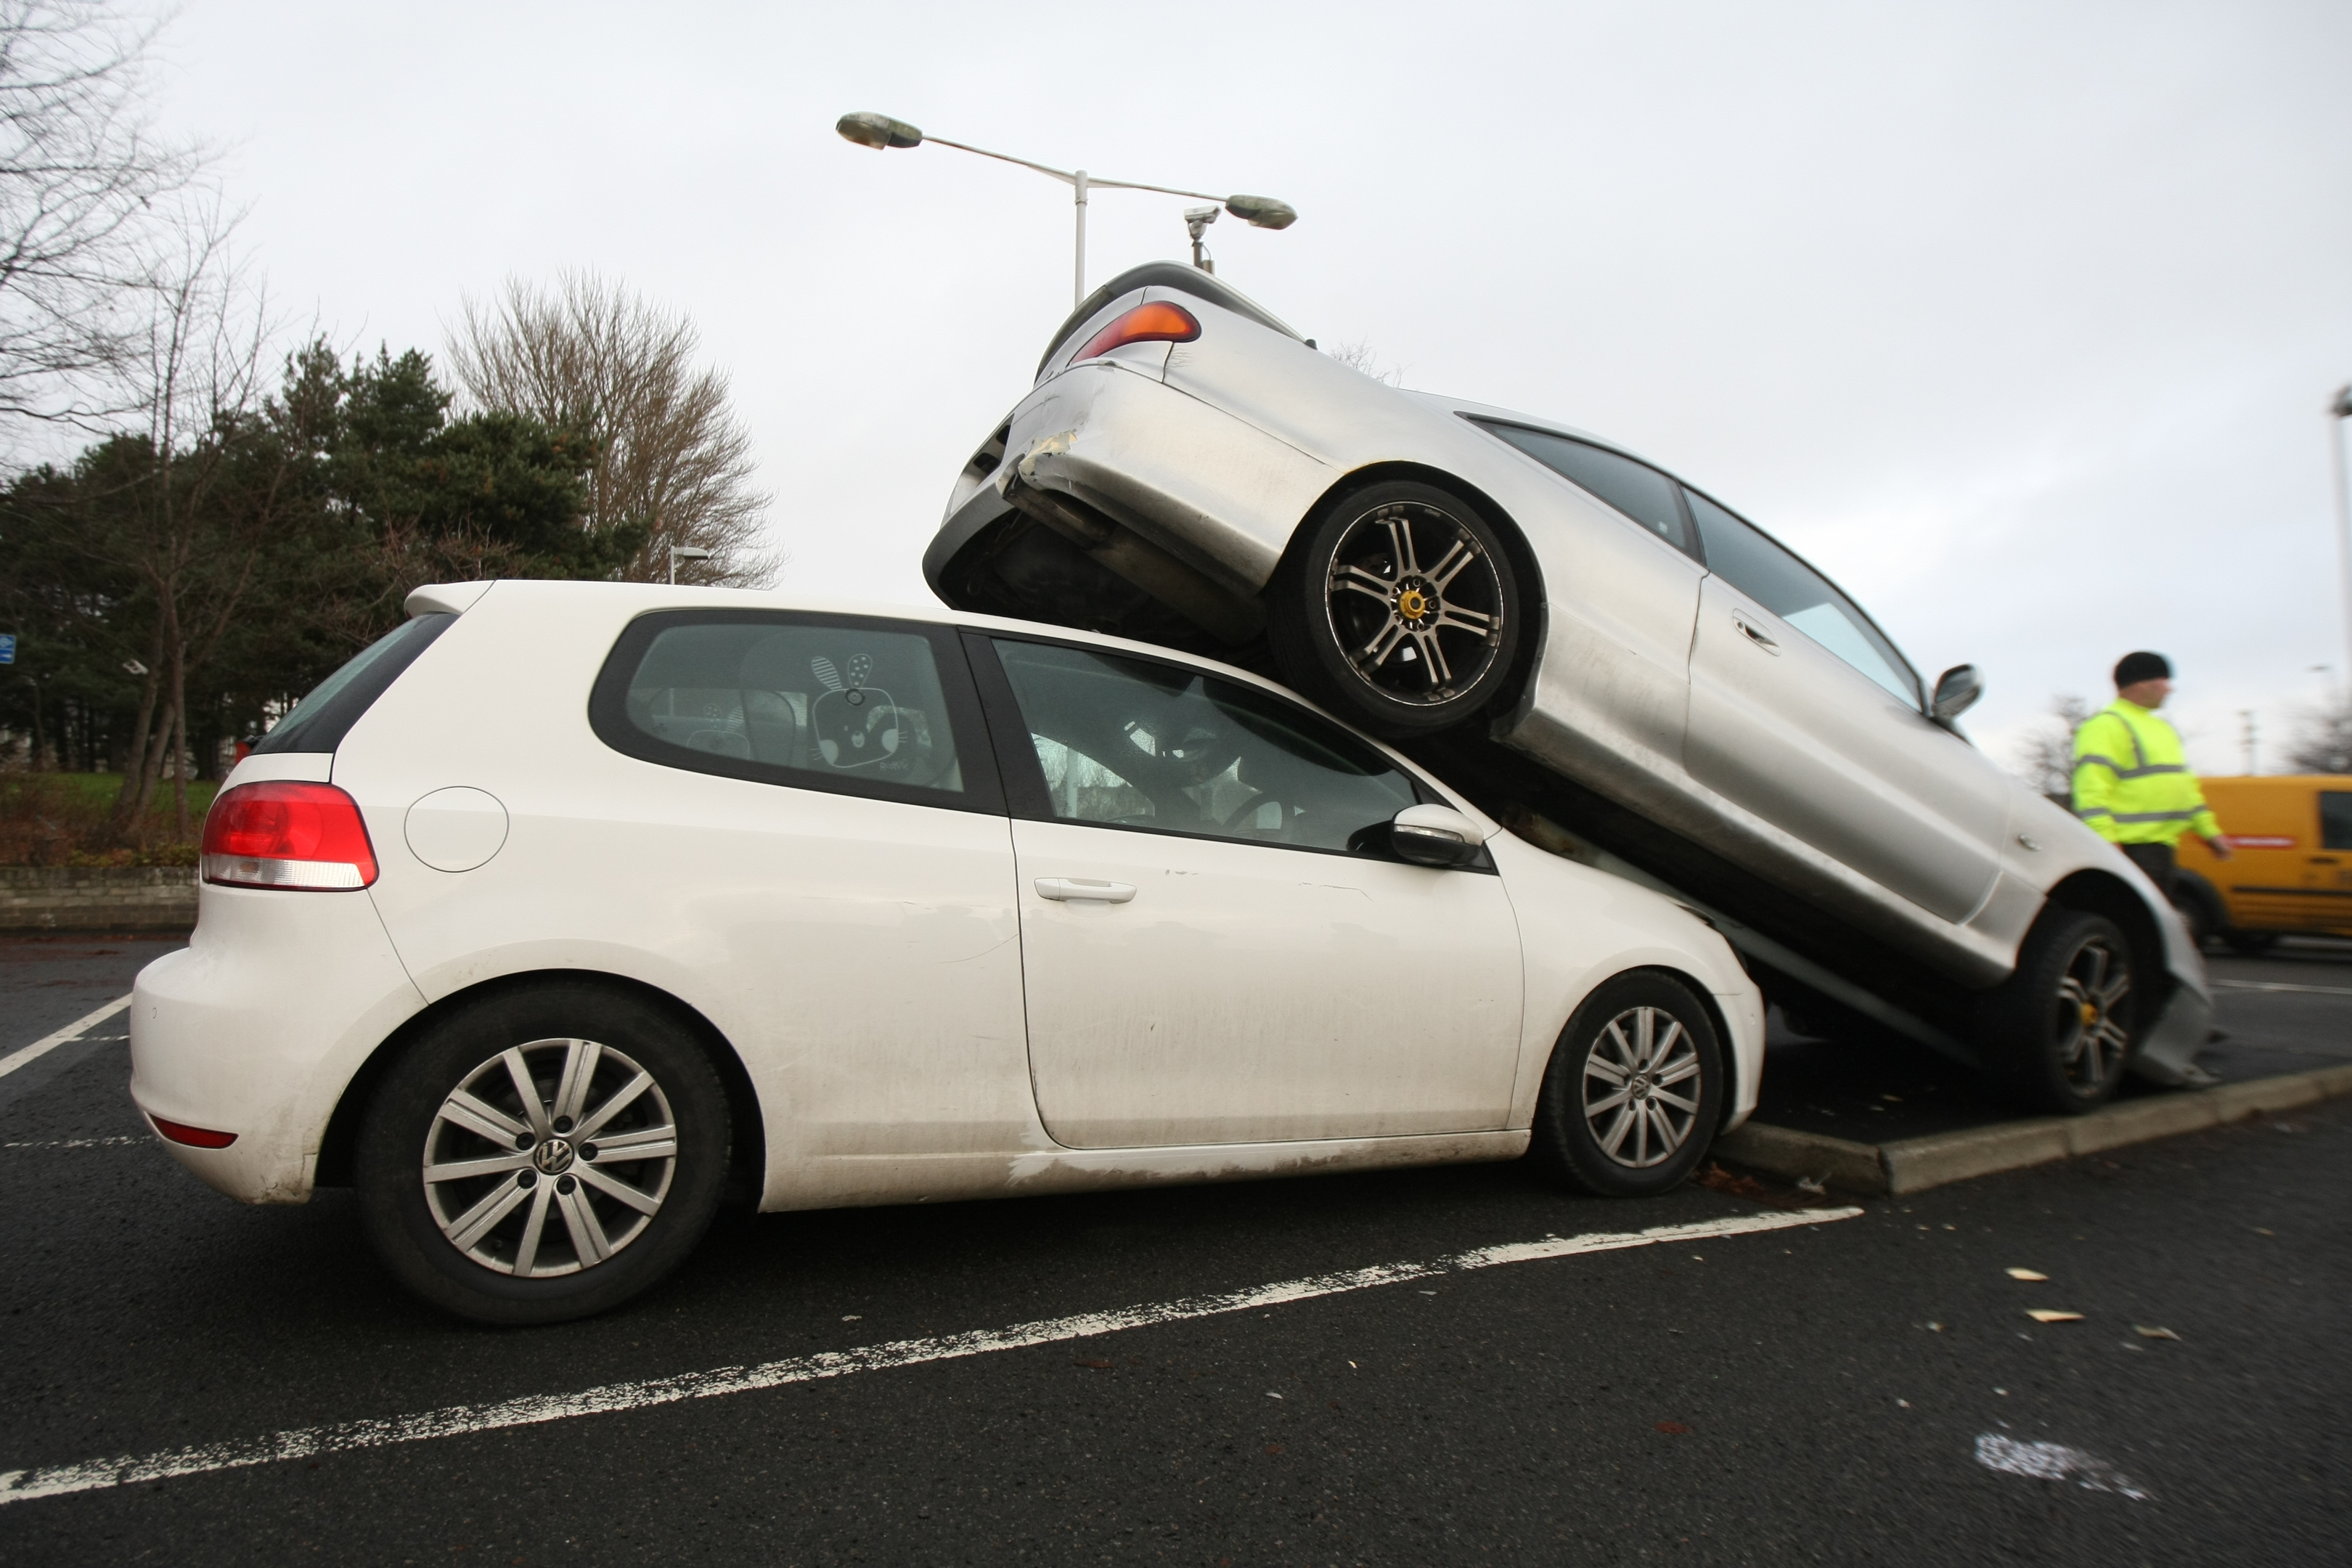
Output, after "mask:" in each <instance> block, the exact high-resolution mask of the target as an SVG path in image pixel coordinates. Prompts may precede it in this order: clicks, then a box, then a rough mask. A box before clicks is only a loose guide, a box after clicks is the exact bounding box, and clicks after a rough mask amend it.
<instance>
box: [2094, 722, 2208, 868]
mask: <svg viewBox="0 0 2352 1568" xmlns="http://www.w3.org/2000/svg"><path fill="white" fill-rule="evenodd" d="M2074 815H2075V816H2079V817H2081V818H2082V819H2083V820H2084V822H2087V823H2089V824H2090V825H2091V828H2092V831H2094V832H2095V833H2096V834H2098V836H2099V837H2102V838H2105V839H2107V840H2109V841H2110V842H2112V843H2116V844H2171V843H2175V842H2178V841H2179V837H2180V836H2181V835H2182V834H2184V833H2195V834H2197V835H2198V836H2199V837H2204V838H2218V837H2221V822H2220V821H2219V820H2218V819H2216V818H2215V816H2213V808H2212V807H2210V806H2209V805H2206V804H2205V792H2204V791H2203V790H2201V789H2200V788H2198V787H2197V775H2196V774H2195V773H2190V772H2189V758H2188V756H2187V754H2186V753H2185V752H2182V751H2181V749H2180V734H2179V731H2176V730H2175V729H2173V727H2172V726H2171V725H2169V724H2168V723H2166V722H2165V721H2163V720H2161V719H2159V718H2158V717H2157V716H2156V715H2155V714H2154V713H2152V712H2150V711H2149V710H2147V709H2145V708H2143V707H2141V706H2140V705H2139V704H2138V703H2137V702H2126V701H2125V700H2123V699H2122V698H2120V697H2118V698H2116V700H2114V701H2113V702H2110V703H2108V704H2107V705H2106V706H2105V708H2103V709H2101V710H2099V711H2098V712H2096V713H2094V714H2092V715H2091V717H2090V718H2089V719H2088V720H2086V721H2084V725H2083V727H2082V728H2081V729H2079V730H2077V731H2074Z"/></svg>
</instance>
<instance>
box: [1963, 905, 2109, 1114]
mask: <svg viewBox="0 0 2352 1568" xmlns="http://www.w3.org/2000/svg"><path fill="white" fill-rule="evenodd" d="M2137 978H2138V976H2137V967H2136V965H2135V963H2134V962H2133V957H2132V950H2131V943H2130V942H2129V941H2128V940H2127V939H2126V937H2125V935H2124V933H2123V930H2122V928H2121V927H2119V926H2117V925H2116V922H2115V921H2111V920H2109V919H2107V918H2106V917H2105V915H2095V914H2092V913H2090V912H2089V911H2088V910H2069V909H2063V908H2060V907H2057V906H2053V907H2051V908H2050V909H2048V910H2044V911H2043V913H2042V918H2041V919H2040V920H2038V921H2035V922H2034V924H2033V930H2032V932H2031V933H2029V934H2028V935H2027V937H2026V939H2025V945H2024V948H2023V950H2022V951H2021V952H2020V953H2019V955H2018V962H2017V971H2016V973H2013V974H2011V976H2010V977H2009V978H2008V979H2007V980H2005V981H2003V982H2002V983H2001V984H2000V989H1999V990H1997V991H1995V992H1994V993H1993V994H1991V995H1990V996H1989V997H1988V998H1986V1002H1985V1007H1984V1012H1983V1015H1982V1017H1981V1019H1980V1021H1979V1025H1978V1033H1977V1054H1978V1056H1979V1058H1982V1060H1983V1062H1984V1064H1985V1067H1986V1068H1987V1069H1988V1070H1989V1071H1990V1072H1991V1073H1992V1074H1993V1076H1994V1077H1995V1078H1996V1079H1999V1080H2000V1082H2001V1083H2002V1084H2003V1085H2004V1086H2005V1087H2006V1088H2007V1089H2008V1090H2009V1092H2010V1093H2011V1096H2013V1097H2014V1098H2015V1099H2017V1100H2019V1101H2021V1103H2022V1104H2024V1105H2025V1106H2027V1107H2029V1108H2031V1109H2032V1110H2042V1111H2051V1112H2054V1113H2056V1114H2058V1115H2061V1116H2080V1115H2082V1114H2083V1113H2084V1112H2085V1111H2090V1110H2097V1109H2098V1108H2099V1107H2100V1106H2102V1105H2105V1103H2106V1102H2107V1100H2109V1099H2110V1098H2111V1097H2112V1096H2113V1095H2114V1094H2115V1092H2116V1085H2118V1084H2120V1083H2122V1082H2123V1078H2124V1069H2125V1068H2126V1067H2127V1066H2128V1065H2129V1064H2130V1061H2131V1054H2132V1050H2133V1047H2135V1046H2136V1045H2137V1043H2138V1037H2139V1016H2140V1012H2141V1005H2142V1003H2143V1001H2144V1000H2145V998H2144V996H2143V995H2142V994H2141V992H2140V989H2139V987H2138V985H2137Z"/></svg>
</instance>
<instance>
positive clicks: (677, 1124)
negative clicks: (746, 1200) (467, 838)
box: [353, 981, 730, 1324]
mask: <svg viewBox="0 0 2352 1568" xmlns="http://www.w3.org/2000/svg"><path fill="white" fill-rule="evenodd" d="M729 1145H730V1123H729V1120H728V1107H727V1097H726V1092H725V1090H724V1089H722V1088H721V1087H720V1085H719V1077H718V1075H717V1073H715V1072H714V1071H713V1070H712V1069H711V1065H710V1061H709V1058H708V1057H706V1056H705V1055H704V1054H703V1052H702V1048H701V1047H700V1046H699V1045H698V1044H697V1043H696V1042H695V1041H694V1040H693V1039H692V1038H691V1037H688V1035H687V1034H686V1033H685V1032H684V1031H683V1030H681V1029H680V1028H678V1027H677V1025H676V1024H675V1023H673V1022H672V1021H671V1020H670V1019H669V1018H668V1017H667V1016H664V1015H663V1014H662V1013H661V1011H660V1010H659V1009H658V1008H656V1007H655V1006H653V1005H650V1004H649V1003H647V1002H646V1001H645V1000H644V999H642V998H639V997H636V996H634V995H631V994H627V993H625V992H621V991H615V990H612V989H609V988H606V987H604V986H600V985H596V984H593V983H583V982H578V981H555V982H550V983H547V984H539V985H533V986H530V987H528V988H525V989H520V990H516V991H509V992H507V993H504V994H499V995H494V996H492V997H490V998H488V999H486V1000H484V1001H483V1002H481V1003H479V1004H477V1005H473V1006H469V1007H466V1008H464V1009H463V1010H461V1011H459V1012H457V1013H456V1014H453V1015H452V1016H449V1017H447V1018H445V1019H442V1020H440V1021H438V1022H437V1023H436V1024H435V1025H433V1026H431V1027H429V1028H427V1029H426V1030H425V1032H424V1033H423V1034H422V1035H420V1036H419V1037H417V1038H416V1039H415V1040H414V1041H412V1042H410V1044H409V1046H408V1047H407V1049H406V1050H405V1051H404V1053H403V1055H402V1057H401V1058H400V1059H399V1060H398V1061H397V1062H395V1063H394V1065H393V1067H392V1068H391V1070H390V1071H388V1072H387V1073H386V1074H385V1075H384V1078H383V1081H382V1082H380V1083H379V1084H378V1085H377V1086H376V1089H375V1092H374V1094H373V1097H372V1099H371V1100H370V1102H369V1105H368V1109H367V1112H366V1119H365V1121H363V1123H362V1126H361V1129H360V1136H359V1142H358V1147H357V1149H356V1151H355V1152H354V1159H353V1177H354V1181H353V1185H354V1186H356V1187H357V1189H358V1193H359V1200H360V1213H361V1216H362V1223H363V1224H364V1225H365V1226H366V1230H367V1235H368V1239H369V1241H370V1242H371V1243H372V1244H373V1246H374V1247H375V1249H376V1252H377V1253H378V1254H379V1255H380V1256H381V1257H382V1258H383V1261H384V1264H385V1266H386V1267H387V1268H390V1269H391V1270H392V1271H393V1273H394V1275H396V1276H398V1277H399V1279H400V1280H401V1282H402V1283H403V1284H404V1285H406V1286H407V1287H408V1288H409V1289H412V1290H414V1291H415V1292H416V1293H417V1294H418V1295H420V1296H422V1297H424V1298H425V1300H428V1301H431V1302H433V1303H434V1304H436V1306H440V1307H443V1308H446V1309H447V1310H450V1311H452V1312H456V1313H458V1314H460V1315H461V1316H464V1317H468V1318H473V1319H475V1320H477V1321H482V1322H488V1323H509V1324H519V1323H552V1322H561V1321H564V1320H566V1319H570V1318H578V1317H585V1316H587V1315H588V1314H590V1313H593V1312H600V1311H603V1310H605V1309H606V1308H608V1307H612V1306H614V1305H617V1304H618V1303H620V1302H622V1301H625V1300H627V1299H628V1298H630V1297H631V1296H634V1295H635V1294H636V1293H637V1292H639V1291H640V1290H643V1289H646V1287H648V1286H650V1285H652V1284H653V1283H654V1282H655V1281H656V1280H658V1279H661V1278H662V1277H663V1276H664V1275H666V1274H667V1273H668V1272H669V1271H670V1270H671V1269H672V1268H676V1267H677V1264H678V1262H679V1261H680V1260H681V1259H683V1258H685V1257H686V1255H687V1254H688V1252H690V1251H691V1250H693V1247H694V1246H695V1243H696V1242H698V1241H699V1240H700V1239H701V1237H702V1233H703V1232H704V1231H705V1230H706V1229H707V1228H708V1227H709V1224H710V1218H711V1215H713V1214H714V1213H715V1212H716V1211H717V1209H718V1206H719V1194H720V1192H721V1189H722V1188H723V1186H724V1184H725V1182H726V1177H727V1163H728V1155H729Z"/></svg>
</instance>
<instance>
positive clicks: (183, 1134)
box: [147, 1116, 236, 1149]
mask: <svg viewBox="0 0 2352 1568" xmlns="http://www.w3.org/2000/svg"><path fill="white" fill-rule="evenodd" d="M147 1120H148V1121H152V1122H153V1123H154V1124H155V1131H158V1132H161V1133H162V1134H163V1136H164V1137H166V1138H169V1139H170V1140H171V1141H172V1142H174V1143H184V1144H186V1145H187V1146H188V1147H189V1148H191V1149H226V1148H227V1147H228V1146H229V1145H230V1144H232V1143H234V1142H236V1133H234V1132H215V1131H213V1130H212V1129H211V1128H209V1127H191V1126H189V1125H188V1124H187V1123H186V1122H184V1121H164V1120H163V1118H162V1117H160V1116H150V1117H149V1118H148V1119H147Z"/></svg>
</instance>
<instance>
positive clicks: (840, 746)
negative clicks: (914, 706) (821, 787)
mask: <svg viewBox="0 0 2352 1568" xmlns="http://www.w3.org/2000/svg"><path fill="white" fill-rule="evenodd" d="M847 663H848V669H849V679H848V682H847V683H846V684H844V683H843V681H842V679H841V676H842V671H841V667H840V666H838V665H835V663H834V661H833V660H831V659H830V658H825V657H824V655H823V654H819V655H817V656H816V657H815V658H812V659H810V660H809V672H810V673H811V674H813V675H814V676H815V677H816V679H817V682H818V684H820V685H822V686H823V687H824V690H823V691H821V692H819V693H818V694H817V698H816V700H815V701H814V702H812V703H811V704H809V728H810V730H811V731H814V733H815V736H816V749H817V754H818V755H819V756H822V757H823V758H824V760H825V763H826V764H827V765H828V766H830V767H835V768H839V769H842V770H844V771H847V770H848V769H851V768H865V767H875V766H877V764H879V763H884V762H886V761H887V760H888V759H890V758H891V757H894V756H896V755H897V754H898V737H899V731H900V728H901V723H902V721H901V719H900V716H899V713H898V703H897V702H895V701H893V700H891V697H890V693H889V692H887V691H886V690H884V689H881V688H879V687H868V686H867V685H866V682H867V681H868V680H870V679H873V677H874V659H873V658H872V656H871V655H868V654H863V653H859V654H852V655H851V656H850V657H849V658H848V660H847Z"/></svg>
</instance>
